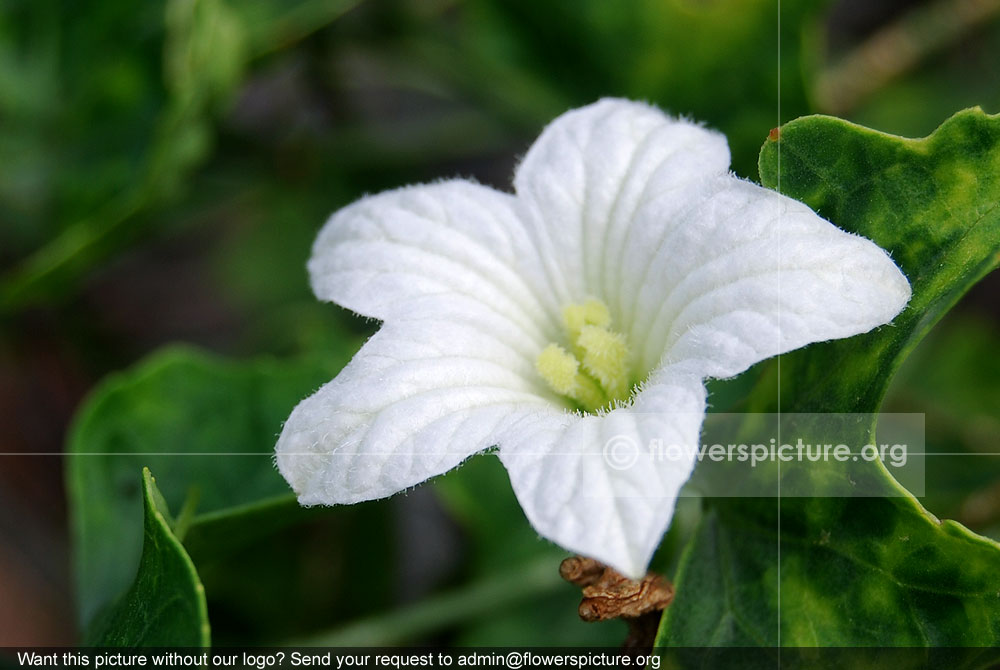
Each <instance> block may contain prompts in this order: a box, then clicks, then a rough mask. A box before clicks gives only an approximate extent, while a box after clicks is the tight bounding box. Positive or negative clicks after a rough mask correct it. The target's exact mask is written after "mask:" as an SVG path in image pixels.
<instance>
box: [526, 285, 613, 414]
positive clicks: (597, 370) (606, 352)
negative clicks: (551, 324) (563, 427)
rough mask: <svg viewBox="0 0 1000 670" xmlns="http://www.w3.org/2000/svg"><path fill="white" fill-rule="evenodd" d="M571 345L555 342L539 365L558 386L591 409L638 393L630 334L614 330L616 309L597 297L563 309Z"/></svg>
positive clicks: (583, 407) (581, 406)
mask: <svg viewBox="0 0 1000 670" xmlns="http://www.w3.org/2000/svg"><path fill="white" fill-rule="evenodd" d="M562 316H563V325H564V326H565V328H566V335H567V336H568V340H569V350H567V349H566V348H564V347H562V346H561V345H559V344H556V343H554V342H553V343H551V344H549V345H548V346H547V347H545V348H544V349H543V350H542V352H541V353H540V354H538V358H537V359H536V360H535V369H537V370H538V374H539V375H541V377H542V379H544V380H545V382H546V383H547V384H548V385H549V388H551V389H552V390H553V391H555V392H556V393H558V394H559V395H561V396H564V397H566V398H567V399H569V400H570V401H571V402H572V404H573V405H575V406H577V407H578V408H579V409H581V410H583V411H585V412H595V411H597V410H599V409H610V408H612V407H613V406H614V405H615V403H616V402H621V401H624V400H627V399H628V397H629V396H630V395H631V393H632V383H631V381H630V380H629V371H628V344H627V343H626V341H625V336H624V335H622V334H621V333H618V332H615V331H613V330H611V314H610V312H608V307H607V305H605V304H604V303H603V302H601V301H600V300H597V299H594V298H591V299H589V300H587V301H586V302H584V303H582V304H573V305H567V306H566V307H565V308H564V309H563V314H562Z"/></svg>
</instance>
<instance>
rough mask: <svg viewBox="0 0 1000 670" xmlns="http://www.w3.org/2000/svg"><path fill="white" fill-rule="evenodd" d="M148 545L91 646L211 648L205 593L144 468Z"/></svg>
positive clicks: (143, 506)
mask: <svg viewBox="0 0 1000 670" xmlns="http://www.w3.org/2000/svg"><path fill="white" fill-rule="evenodd" d="M142 508H143V542H142V556H141V558H140V560H139V570H138V574H137V575H136V577H135V581H134V582H132V586H131V588H130V589H129V590H128V592H127V593H126V594H125V595H124V596H123V597H122V598H121V599H120V600H118V602H116V603H115V605H114V607H113V608H112V609H111V610H110V611H108V612H107V614H106V615H104V616H102V617H101V620H100V621H99V622H98V625H97V626H96V627H95V629H94V633H93V634H92V636H91V637H90V639H89V640H88V644H90V645H93V646H101V647H105V646H107V647H175V646H176V647H207V646H208V645H209V643H210V642H209V639H210V638H209V626H208V609H207V606H206V604H205V589H204V587H203V586H202V585H201V582H200V581H199V579H198V573H197V571H196V570H195V567H194V563H192V562H191V558H190V557H189V556H188V555H187V552H186V551H184V547H183V546H182V545H181V543H180V541H179V540H178V539H177V537H176V535H175V534H174V532H173V530H172V529H171V522H170V514H169V512H168V511H167V505H166V502H165V501H164V500H163V496H162V495H160V491H159V489H157V488H156V480H155V479H153V476H152V475H151V474H150V473H149V468H143V469H142Z"/></svg>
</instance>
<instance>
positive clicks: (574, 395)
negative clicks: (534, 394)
mask: <svg viewBox="0 0 1000 670" xmlns="http://www.w3.org/2000/svg"><path fill="white" fill-rule="evenodd" d="M535 369H537V370H538V374H540V375H541V376H542V379H544V380H545V382H546V383H547V384H548V385H549V386H550V387H551V388H552V390H553V391H555V392H556V393H558V394H560V395H564V396H566V397H567V398H570V399H571V400H574V401H576V402H577V403H579V404H580V405H581V406H582V407H585V408H587V409H596V408H597V407H601V406H603V405H605V404H606V403H607V402H608V398H607V396H606V395H605V394H604V392H603V391H602V390H601V387H600V386H599V385H598V384H597V382H595V381H594V380H593V379H591V378H590V377H588V376H587V375H586V374H584V373H582V372H580V361H578V360H577V359H576V357H575V356H573V354H571V353H569V352H568V351H566V350H565V349H563V348H562V347H560V346H559V345H558V344H550V345H549V346H547V347H545V348H544V349H543V350H542V353H540V354H538V358H537V359H535Z"/></svg>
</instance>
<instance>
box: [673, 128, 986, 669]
mask: <svg viewBox="0 0 1000 670" xmlns="http://www.w3.org/2000/svg"><path fill="white" fill-rule="evenodd" d="M778 135H779V138H778V139H777V141H774V140H769V141H768V142H767V143H766V144H765V145H764V147H763V149H762V151H761V156H760V173H761V180H762V182H763V183H764V185H765V186H768V187H772V188H778V187H779V186H780V190H781V191H782V192H783V193H786V194H787V195H790V196H791V197H794V198H796V199H799V200H802V201H804V202H806V203H807V204H809V205H810V206H811V207H813V208H814V209H816V210H817V211H818V212H819V213H820V214H821V215H823V216H824V217H826V218H828V219H829V220H831V221H833V222H834V223H835V224H837V225H838V226H840V227H841V228H843V229H845V230H848V231H851V232H855V233H858V234H860V235H863V236H865V237H868V238H870V239H872V240H873V241H875V242H876V243H877V244H879V245H880V246H881V247H883V248H885V249H886V250H888V251H889V253H890V254H891V255H892V257H893V258H894V259H895V260H896V262H897V263H898V264H899V265H900V267H901V268H902V269H903V272H904V273H905V274H906V275H907V277H908V278H909V279H910V282H911V285H912V287H913V298H912V300H911V302H910V304H909V306H908V307H907V308H906V310H905V311H904V312H903V313H902V314H901V315H900V316H899V317H897V318H896V320H895V321H894V322H893V324H892V325H891V326H886V327H883V328H879V329H877V330H875V331H873V332H871V333H868V334H866V335H861V336H858V337H855V338H851V339H850V340H841V341H835V342H828V343H823V344H817V345H813V346H811V347H808V348H806V349H804V350H801V351H798V352H795V353H793V354H790V355H787V356H784V357H782V361H781V366H780V381H781V384H780V408H781V410H782V411H784V412H817V413H818V412H872V413H873V412H876V411H878V409H879V405H880V403H881V400H882V397H883V395H884V394H885V391H886V388H887V386H888V384H889V381H890V379H891V377H892V374H893V372H894V371H895V369H896V368H897V367H898V366H899V365H900V363H901V361H902V359H903V358H904V357H905V356H906V354H907V353H908V352H909V351H910V350H911V349H912V348H913V347H914V346H915V345H916V343H917V342H918V341H919V340H920V338H921V337H922V336H923V335H924V334H925V333H926V332H927V330H928V329H929V328H930V327H931V326H932V325H933V324H934V323H935V322H936V321H937V320H938V319H939V318H940V317H941V316H942V315H943V314H944V313H945V312H946V311H947V310H948V308H950V307H951V306H952V305H953V304H954V303H955V302H956V301H957V300H958V298H959V297H960V296H961V295H962V294H963V293H964V292H965V291H966V290H968V288H969V287H970V286H972V285H973V284H974V283H975V282H976V281H977V280H978V279H980V278H981V277H983V276H984V275H985V274H986V273H987V272H989V271H991V270H993V269H994V268H995V267H996V266H997V263H998V260H1000V209H998V203H1000V117H996V116H988V115H986V114H984V113H983V112H982V111H981V110H978V109H974V110H966V111H964V112H960V113H958V114H956V115H955V116H954V117H952V118H951V119H949V120H948V121H947V122H946V123H944V124H943V125H942V126H941V127H940V128H939V129H938V130H937V131H936V132H935V133H934V134H932V135H931V136H929V137H927V138H925V139H921V140H910V139H904V138H900V137H894V136H891V135H885V134H882V133H878V132H876V131H873V130H869V129H866V128H862V127H859V126H856V125H853V124H851V123H848V122H846V121H843V120H840V119H835V118H829V117H821V116H816V117H806V118H802V119H798V120H796V121H793V122H791V123H789V124H787V125H785V126H783V127H782V128H781V129H780V133H779V134H778ZM775 379H776V378H775V375H771V376H770V377H768V378H767V379H766V380H765V382H762V384H761V385H760V386H759V387H758V388H757V389H756V391H755V392H754V393H753V394H752V395H751V402H750V405H751V406H752V407H754V408H755V409H758V410H760V411H768V410H773V409H776V403H777V402H778V401H779V396H778V391H777V389H776V388H775V386H774V381H775ZM873 428H874V427H873V426H859V428H858V431H857V435H856V439H858V440H868V439H870V438H871V435H870V433H871V430H873ZM865 443H867V442H866V441H859V442H857V444H865ZM840 468H841V469H840V472H839V474H840V477H841V478H847V477H854V476H865V477H866V478H867V481H868V483H869V485H871V486H873V487H875V488H874V489H873V491H875V492H881V494H882V495H883V496H884V497H877V498H829V497H828V498H818V497H815V498H780V499H773V498H765V499H749V500H747V499H716V500H712V501H710V503H709V504H710V511H709V512H708V514H707V515H706V517H705V519H704V521H703V524H702V528H701V530H700V532H699V534H698V536H697V537H696V539H695V541H694V542H692V543H691V544H690V545H689V546H688V548H687V551H686V554H685V556H684V559H683V561H682V564H681V567H680V569H679V571H678V574H677V576H676V585H677V597H676V599H675V601H674V602H673V604H672V605H671V607H670V608H669V609H668V612H667V615H666V616H665V617H664V618H663V622H662V624H661V629H660V633H659V636H658V644H661V645H678V646H679V645H709V644H711V645H775V644H778V643H780V644H783V645H800V646H838V645H839V646H857V645H917V646H921V645H928V646H938V645H951V646H973V645H983V646H989V645H992V646H996V645H997V644H1000V624H998V623H997V622H998V621H1000V547H998V545H997V544H995V543H994V542H992V541H990V540H987V539H985V538H982V537H979V536H976V535H974V534H973V533H971V532H970V531H968V530H966V529H965V528H964V527H962V526H960V525H958V524H956V523H954V522H949V521H946V522H943V523H942V522H939V521H938V520H937V519H936V518H935V517H933V516H931V515H930V514H929V513H927V512H926V511H925V510H924V509H923V508H922V507H921V506H920V505H919V503H918V502H917V501H916V499H914V498H913V497H911V496H909V495H908V494H907V493H906V491H905V490H903V489H901V488H900V487H899V486H898V485H897V484H896V482H895V481H893V480H892V478H891V476H890V475H889V474H888V473H887V471H886V470H885V468H884V467H882V465H881V464H879V463H848V464H843V465H842V466H840ZM835 474H837V470H836V468H835V467H834V466H831V467H828V468H806V466H804V465H802V464H790V465H789V466H786V467H784V468H783V469H782V477H783V479H784V478H787V477H797V478H800V479H801V478H803V477H807V478H809V477H815V478H816V479H815V481H816V482H817V486H819V485H822V483H823V482H822V480H821V479H819V478H820V477H830V476H831V475H835ZM691 661H692V662H693V663H699V662H701V661H698V660H697V659H692V660H691ZM719 667H721V666H719ZM955 667H961V664H956V665H955Z"/></svg>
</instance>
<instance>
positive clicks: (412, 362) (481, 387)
mask: <svg viewBox="0 0 1000 670" xmlns="http://www.w3.org/2000/svg"><path fill="white" fill-rule="evenodd" d="M532 346H533V345H532V342H531V340H530V338H528V337H527V336H525V335H524V334H523V333H519V332H518V331H517V330H516V329H513V328H511V327H510V326H509V324H508V323H506V322H505V321H504V319H502V318H501V317H499V316H497V315H496V314H493V313H491V312H490V311H489V310H488V309H486V308H484V307H483V306H482V305H481V304H479V303H477V302H476V301H474V300H469V299H464V300H463V299H455V298H454V296H427V297H423V298H415V299H414V300H413V301H412V304H411V307H410V309H409V310H408V311H407V312H404V313H400V315H399V317H398V318H397V319H394V320H393V321H390V322H387V323H386V324H385V325H383V326H382V328H381V329H380V330H379V331H378V333H376V334H375V335H374V336H373V337H372V338H371V339H370V340H369V341H368V342H367V343H366V344H365V346H364V347H362V349H361V351H360V352H358V354H357V355H356V356H355V357H354V359H353V360H352V361H351V362H350V364H348V366H347V367H346V368H344V370H343V371H341V373H340V374H339V375H337V377H336V378H335V379H334V380H333V381H331V382H329V383H328V384H326V385H325V386H323V387H322V388H321V389H320V390H319V391H317V392H316V393H315V394H314V395H312V396H311V397H309V398H306V399H305V400H303V401H302V402H301V403H299V405H298V406H297V407H296V408H295V410H294V411H293V412H292V414H291V416H290V417H289V418H288V421H287V422H286V423H285V426H284V429H283V430H282V432H281V436H280V437H279V439H278V444H277V447H276V455H277V464H278V469H279V470H280V472H281V474H282V475H283V476H284V477H285V479H286V480H288V482H289V484H291V486H292V488H293V489H294V490H295V492H296V494H297V495H298V497H299V502H301V503H302V504H304V505H315V504H324V505H333V504H344V503H354V502H359V501H362V500H371V499H375V498H382V497H386V496H389V495H392V494H394V493H397V492H399V491H402V490H404V489H406V488H409V487H411V486H414V485H415V484H418V483H420V482H422V481H424V480H425V479H427V478H429V477H433V476H434V475H438V474H441V473H442V472H445V471H447V470H450V469H451V468H453V467H455V466H456V465H458V464H459V463H460V462H461V461H462V460H464V459H465V458H466V457H468V456H469V455H470V454H473V453H475V452H477V451H481V450H483V449H486V448H488V447H490V446H493V445H494V444H496V436H497V435H498V433H499V431H498V426H501V425H505V424H507V423H509V422H511V421H517V420H518V418H519V417H522V416H526V415H528V414H531V413H534V412H537V411H538V408H539V407H551V406H552V404H553V403H554V400H553V399H551V398H549V397H547V396H546V394H547V392H546V391H545V389H543V388H540V385H541V382H540V380H537V375H534V371H533V359H532V358H530V357H529V353H530V352H529V350H530V349H531V347H532Z"/></svg>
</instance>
